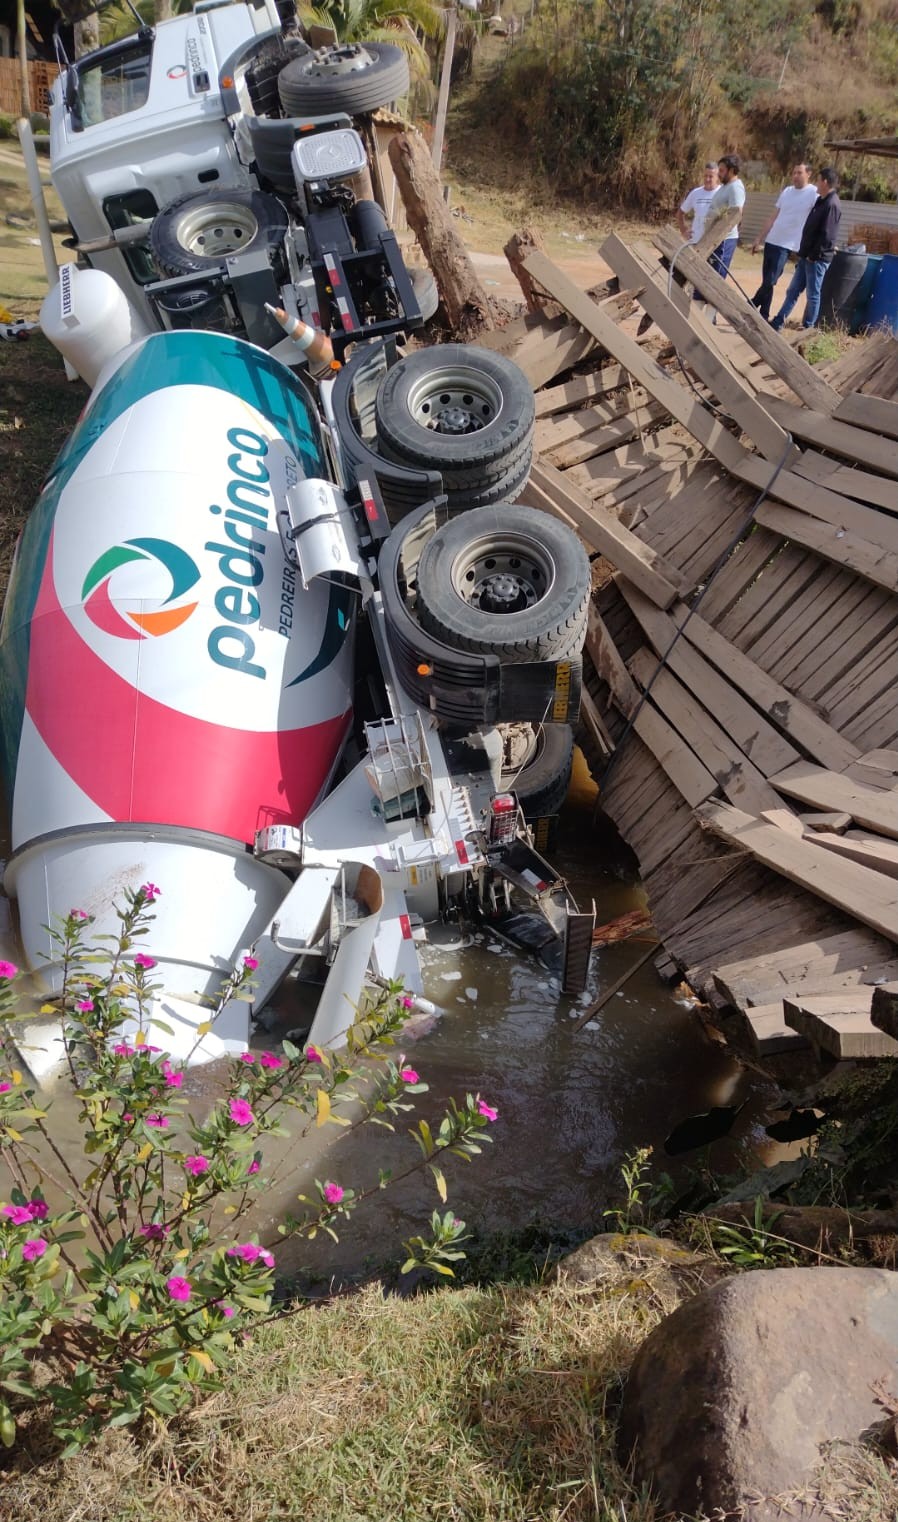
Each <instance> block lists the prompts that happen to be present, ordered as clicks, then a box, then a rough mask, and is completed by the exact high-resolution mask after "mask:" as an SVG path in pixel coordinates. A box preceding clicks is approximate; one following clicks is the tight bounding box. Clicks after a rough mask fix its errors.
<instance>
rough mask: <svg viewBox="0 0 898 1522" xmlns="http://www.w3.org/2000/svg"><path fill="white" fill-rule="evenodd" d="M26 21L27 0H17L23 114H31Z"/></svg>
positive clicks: (17, 34) (17, 30)
mask: <svg viewBox="0 0 898 1522" xmlns="http://www.w3.org/2000/svg"><path fill="white" fill-rule="evenodd" d="M25 27H26V23H25V0H16V43H17V46H18V53H19V85H20V98H21V102H22V115H23V116H28V117H30V116H31V88H30V85H29V80H28V42H27V34H26V30H25Z"/></svg>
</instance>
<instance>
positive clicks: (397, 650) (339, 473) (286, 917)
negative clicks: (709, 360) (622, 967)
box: [0, 6, 594, 1061]
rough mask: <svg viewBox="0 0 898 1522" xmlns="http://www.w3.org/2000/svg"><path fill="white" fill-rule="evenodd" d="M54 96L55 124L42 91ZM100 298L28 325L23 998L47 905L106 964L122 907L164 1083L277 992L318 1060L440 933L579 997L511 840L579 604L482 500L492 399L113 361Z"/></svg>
mask: <svg viewBox="0 0 898 1522" xmlns="http://www.w3.org/2000/svg"><path fill="white" fill-rule="evenodd" d="M198 9H200V8H198ZM229 9H233V10H238V9H240V10H247V9H251V8H249V7H240V6H234V7H231V8H229ZM194 14H196V13H194ZM215 14H216V15H217V14H219V12H218V11H216V13H215ZM221 14H225V12H224V11H222V12H221ZM165 25H167V23H166V24H163V26H160V27H159V28H158V32H159V35H160V36H161V35H162V34H163V33H164V29H165ZM166 56H168V55H166ZM187 56H190V55H187ZM205 57H206V64H207V65H208V63H209V61H210V60H209V58H208V55H205ZM87 63H88V66H89V65H90V60H89V59H88V61H87ZM171 67H172V66H171V65H169V69H170V68H171ZM78 68H79V70H83V68H84V65H83V64H81V63H79V65H78ZM57 95H58V98H57V100H56V103H55V106H54V109H61V110H64V111H68V110H70V109H71V108H70V106H69V105H67V104H66V102H67V101H68V100H69V99H70V98H71V97H72V95H73V87H72V86H71V83H70V82H69V83H67V81H66V76H65V75H63V76H62V80H61V82H60V84H59V86H58V87H57ZM83 130H84V133H85V136H86V135H87V132H88V130H89V129H88V127H87V126H86V125H85V127H84V128H83ZM336 130H337V131H338V132H340V133H342V134H345V133H347V132H349V133H350V134H352V133H354V131H355V129H354V128H351V127H350V128H346V127H343V126H341V127H339V128H338V129H336ZM328 131H329V129H328V128H327V127H326V125H325V128H324V129H323V131H322V132H321V134H320V137H321V139H322V140H326V138H327V136H328ZM337 147H338V149H339V153H342V152H343V150H344V148H345V143H344V144H342V146H341V145H337ZM336 151H337V150H335V152H336ZM339 153H338V155H337V156H338V157H339ZM87 161H88V162H89V159H88V160H87ZM228 260H229V256H225V255H222V256H221V260H220V263H219V265H218V266H217V274H216V277H215V278H216V279H217V278H218V276H220V278H221V289H224V287H225V285H226V284H227V282H228V280H229V274H228V267H227V266H228ZM314 262H315V261H313V263H314ZM206 278H208V272H207V277H206ZM360 278H361V277H360ZM365 278H367V279H369V280H370V281H371V282H372V283H376V282H378V281H380V280H382V279H383V278H384V274H383V266H382V264H380V263H374V264H371V265H369V267H368V271H367V276H366V277H365ZM294 294H295V293H294ZM132 296H133V292H129V291H128V289H127V288H123V286H122V285H119V284H118V283H117V282H116V280H115V273H114V271H112V270H106V271H101V270H99V269H91V268H75V267H74V266H69V267H67V268H66V269H64V270H63V272H62V275H61V278H60V281H59V283H58V285H57V286H56V288H55V290H54V291H52V292H51V293H50V296H48V298H47V302H46V303H45V312H44V319H43V320H44V326H45V330H46V331H47V332H48V333H49V334H50V336H51V337H53V338H54V341H57V342H58V343H59V346H60V348H61V349H62V350H63V352H68V354H69V357H70V359H71V360H72V361H73V362H74V363H77V364H79V368H81V367H83V370H82V373H85V374H86V376H87V378H88V379H89V380H90V381H91V382H92V386H93V389H92V391H91V395H90V399H89V401H88V404H87V406H86V408H85V411H84V413H83V414H82V417H81V419H80V420H79V422H78V425H77V427H76V428H75V431H74V432H73V434H72V435H71V437H70V438H69V440H68V442H67V443H66V445H65V446H64V448H63V450H62V452H61V454H60V455H59V457H58V459H57V460H56V462H55V464H54V466H53V468H52V470H51V472H50V475H49V477H48V479H47V481H46V484H45V486H44V489H43V492H42V494H41V497H40V499H39V501H38V503H37V505H36V507H35V508H34V509H33V511H32V513H31V515H30V517H29V519H28V520H27V523H26V526H25V529H24V531H23V534H22V537H21V540H20V543H19V546H18V549H17V552H16V558H15V564H14V567H13V572H12V577H11V582H10V588H9V593H8V596H7V600H6V605H5V608H4V613H3V623H2V630H0V696H2V704H3V714H2V719H3V739H4V761H5V772H6V779H7V786H8V794H9V804H10V814H11V829H12V847H13V849H12V855H11V857H10V860H9V862H8V864H7V867H6V874H5V879H4V886H5V888H6V891H7V893H8V894H9V895H10V896H11V897H12V898H14V899H16V900H17V903H18V920H19V926H20V936H21V942H22V950H23V953H24V956H25V958H26V960H27V962H28V964H29V965H30V966H32V967H34V968H40V967H43V969H44V970H43V972H42V977H43V978H44V980H45V984H46V985H49V987H50V989H51V990H52V989H53V988H54V987H57V986H58V983H59V972H60V970H59V968H58V966H56V965H54V962H53V960H52V956H53V947H52V944H51V942H50V938H49V936H48V933H47V930H46V928H45V927H46V926H47V925H50V924H52V923H53V921H54V918H55V917H56V916H61V915H65V914H66V913H67V912H68V910H69V909H70V907H71V906H72V904H74V903H77V904H79V905H81V906H83V907H84V908H85V909H87V910H89V911H90V912H91V913H92V914H94V915H95V916H96V924H95V926H94V930H95V931H96V932H97V933H102V932H103V931H104V930H109V929H111V928H112V924H113V915H112V908H111V906H112V904H113V902H114V901H115V899H116V897H117V895H118V896H120V895H121V891H122V889H123V888H124V887H130V888H136V887H138V886H139V885H140V884H142V883H144V882H146V881H148V880H149V881H152V882H154V883H156V884H159V885H161V886H162V887H163V892H162V895H161V896H160V898H159V899H158V900H157V902H156V904H155V905H154V908H155V910H156V920H155V922H154V925H153V930H152V939H151V943H150V945H149V949H150V950H151V951H152V954H153V956H154V958H155V959H156V963H157V969H156V972H155V973H154V977H156V978H157V979H158V982H159V986H160V992H159V994H158V997H157V999H156V1012H157V1014H158V1016H159V1018H160V1019H162V1020H164V1021H165V1024H166V1026H167V1028H168V1030H169V1031H170V1032H171V1033H172V1034H171V1035H170V1036H167V1037H166V1041H167V1044H168V1045H169V1046H170V1047H171V1048H172V1049H173V1050H174V1051H176V1052H177V1053H179V1054H186V1053H191V1054H192V1058H191V1060H193V1061H203V1060H209V1059H210V1058H213V1057H215V1056H217V1055H219V1054H220V1053H222V1052H224V1051H229V1050H230V1051H233V1050H240V1049H242V1048H243V1047H245V1044H246V1042H247V1040H248V1038H249V1034H250V1020H251V1016H252V1015H255V1016H256V1017H260V1016H262V1015H264V1012H265V1010H266V1008H267V1007H269V1006H270V1003H271V1000H272V999H273V997H274V996H275V994H276V993H277V992H278V990H279V989H281V987H282V985H283V984H284V983H285V981H286V980H288V979H289V980H298V981H301V982H302V983H303V985H305V986H307V987H310V988H312V989H313V990H315V991H316V994H317V997H315V998H313V999H312V1001H311V1009H312V1013H311V1016H310V1019H311V1022H312V1023H311V1028H310V1032H309V1034H310V1039H312V1040H314V1041H316V1042H318V1043H321V1044H328V1043H329V1044H333V1045H337V1044H339V1043H340V1042H341V1041H342V1040H344V1039H345V1034H346V1031H347V1029H348V1027H349V1025H350V1024H351V1023H352V1020H353V1019H354V1017H355V1011H356V1010H357V1009H358V1008H359V1007H363V1005H364V997H365V988H366V986H367V985H368V984H369V983H370V982H371V981H374V982H375V983H376V982H378V981H382V980H384V979H401V980H402V981H403V983H404V985H405V987H406V989H407V990H408V991H409V992H410V993H411V994H412V996H414V997H419V998H421V999H423V993H424V990H423V982H422V974H421V968H420V965H419V961H418V956H417V949H416V948H417V943H418V942H419V941H420V940H421V939H422V938H423V937H425V936H426V933H427V926H428V925H430V924H433V923H435V922H438V921H440V920H445V919H447V918H459V917H461V918H464V919H468V920H478V921H480V922H481V923H484V924H486V925H487V926H490V927H492V928H493V929H494V930H495V931H496V932H497V933H498V934H500V935H503V936H505V937H506V938H507V939H509V940H511V941H512V942H514V943H516V944H519V945H522V946H526V947H527V948H528V949H529V950H532V951H535V952H536V954H537V955H539V956H540V958H541V959H542V960H543V961H544V963H545V964H546V965H547V966H549V967H550V968H552V969H553V970H554V971H556V973H557V975H558V976H559V978H560V980H561V982H562V986H563V987H564V988H565V990H566V991H568V992H570V993H579V992H580V991H581V990H582V989H583V987H584V984H585V981H586V977H587V972H588V966H589V957H590V949H591V935H592V928H593V918H594V916H593V914H592V913H581V912H579V911H578V910H577V907H576V905H575V904H574V902H573V900H572V898H571V895H570V893H569V891H568V889H567V887H566V885H565V883H564V881H563V879H561V878H560V877H559V876H558V874H557V873H556V872H555V871H554V870H553V869H552V868H551V867H550V866H549V865H548V863H547V862H546V860H545V858H544V857H543V855H542V854H541V852H540V850H539V849H538V848H537V844H538V842H537V839H536V838H535V835H534V830H535V829H538V828H539V822H540V821H545V819H546V818H547V817H549V816H551V815H553V814H554V813H556V812H557V809H558V807H559V806H560V803H561V801H562V800H563V798H564V794H565V791H566V788H567V783H568V779H569V775H570V766H571V752H572V729H571V725H572V723H573V722H574V721H575V719H576V715H577V709H578V703H579V693H580V674H581V665H580V659H581V649H582V645H583V640H584V635H585V627H586V616H587V606H588V597H589V586H590V571H589V564H588V561H587V558H586V555H585V552H584V551H583V549H582V546H581V545H580V543H579V541H578V539H577V538H576V536H575V535H574V534H573V533H572V532H571V531H570V530H569V529H568V528H567V527H566V526H564V525H563V524H561V523H558V522H556V521H555V520H553V519H551V518H549V517H548V516H547V515H545V514H543V513H541V512H538V511H536V510H534V509H532V508H528V507H527V506H526V505H521V504H520V503H515V505H513V506H512V505H511V504H510V502H509V500H508V499H509V498H510V497H515V496H518V495H519V494H520V491H521V489H522V486H523V483H524V481H525V480H526V476H527V473H528V469H529V459H530V449H531V439H532V431H533V420H534V404H533V397H532V393H531V391H530V389H529V387H528V386H527V384H526V382H525V380H524V377H523V376H522V375H521V373H520V372H519V371H518V370H516V368H515V367H514V366H513V365H512V364H510V362H509V361H507V360H505V359H503V358H502V357H501V356H498V355H495V354H493V353H491V352H489V351H487V350H480V349H477V348H475V347H473V346H458V345H451V344H449V345H441V346H436V347H433V348H430V349H425V348H421V349H417V350H415V351H414V352H412V353H409V354H407V355H405V356H404V357H400V356H399V354H398V350H397V339H398V338H401V337H402V335H403V334H404V332H405V330H406V328H407V327H409V326H411V325H412V322H413V320H412V319H409V318H408V317H406V318H405V319H404V326H400V325H399V323H398V321H396V322H394V326H393V328H392V330H391V333H390V334H389V335H388V336H387V337H386V338H385V337H384V336H383V335H382V334H378V333H375V334H365V333H363V332H358V333H355V334H354V337H353V342H352V347H351V352H350V348H349V345H348V344H342V345H341V352H342V354H343V359H344V363H343V364H342V366H341V367H340V368H338V369H336V370H334V369H328V370H327V371H326V373H325V374H324V376H323V378H322V377H321V376H319V377H318V378H317V379H316V378H315V377H313V376H312V375H311V374H310V373H309V372H308V370H307V368H306V366H305V363H304V352H303V350H301V349H297V348H296V347H295V346H294V347H293V351H292V353H290V352H287V354H286V357H287V358H289V359H290V360H291V361H292V365H291V366H288V365H287V364H285V363H284V362H283V361H282V360H281V359H280V358H279V357H277V355H276V354H274V353H269V352H266V349H265V347H264V346H262V345H259V344H253V343H251V342H249V341H247V338H246V336H238V335H237V334H235V333H234V332H233V331H209V330H204V329H201V328H198V327H196V326H195V325H193V324H192V323H191V324H189V325H182V326H176V327H171V326H168V325H165V324H163V326H162V330H157V331H155V332H144V333H143V334H142V335H141V333H140V331H139V327H140V325H139V323H137V322H136V321H135V322H131V319H130V311H131V300H132ZM278 296H279V298H280V299H281V300H283V292H282V291H279V292H278ZM123 303H124V305H123ZM287 304H288V309H290V310H294V311H295V304H294V306H293V307H290V304H289V302H288V303H287ZM363 305H364V298H363ZM99 313H102V314H103V316H102V320H99V318H98V314H99ZM319 317H320V312H319ZM334 320H335V321H336V320H338V319H334ZM147 326H149V325H148V324H147ZM348 331H349V330H348V328H347V327H346V326H345V325H343V324H342V322H340V332H341V333H342V334H343V335H345V334H346V333H347V332H348ZM73 333H74V334H75V335H76V341H75V344H74V347H73V346H72V345H71V344H70V343H69V342H68V340H69V339H70V338H71V335H72V334H73ZM363 340H364V341H363ZM278 347H279V352H281V353H283V352H285V351H284V350H283V345H282V344H281V343H279V346H278ZM250 952H251V953H252V955H253V957H255V959H256V960H257V962H258V969H257V973H256V986H255V990H254V1001H255V1002H254V1005H253V1007H252V1009H250V1008H249V1007H248V1006H247V1005H246V1004H245V1003H242V1002H237V1001H234V1002H232V1003H231V1004H230V1005H227V1006H226V1007H225V1008H224V1009H223V1010H222V1012H221V1013H220V1015H219V1016H218V1018H217V1019H216V1021H215V1023H214V1026H213V1029H212V1030H211V1031H209V1032H207V1033H206V1034H205V1035H203V1036H202V1037H201V1039H200V1040H197V1027H198V1026H199V1025H201V1024H204V1023H205V1021H206V1019H207V1016H206V1013H205V1009H204V1007H203V1005H202V1003H201V1002H200V998H201V996H208V995H210V994H214V992H215V990H216V988H217V987H218V985H219V984H220V981H221V978H222V975H223V973H224V972H225V971H226V970H227V969H228V968H229V967H230V966H231V965H232V964H233V962H234V961H235V959H236V958H237V957H238V956H239V955H240V954H241V953H243V954H248V953H250ZM48 959H49V960H48ZM281 1002H282V1004H284V1003H286V1005H287V1012H286V1015H285V1019H286V1020H287V1022H288V1024H289V1025H296V1023H297V1021H296V1016H295V1013H293V1012H291V1010H290V1000H289V997H287V998H286V999H282V1001H281ZM305 1002H306V1003H308V1001H305ZM307 1023H308V1021H307Z"/></svg>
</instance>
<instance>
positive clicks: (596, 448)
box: [543, 392, 667, 469]
mask: <svg viewBox="0 0 898 1522" xmlns="http://www.w3.org/2000/svg"><path fill="white" fill-rule="evenodd" d="M637 394H638V393H637ZM642 395H643V396H644V395H645V393H644V392H643V393H642ZM623 400H625V398H624V399H623ZM666 415H667V414H666V412H665V410H664V408H663V407H661V406H659V405H658V403H657V402H653V401H649V400H648V399H646V403H645V406H643V407H640V406H639V404H638V403H637V405H636V407H635V409H633V410H630V409H626V410H625V411H623V412H622V413H621V415H620V416H619V417H616V418H612V419H611V421H610V422H608V423H605V424H603V425H601V426H599V427H596V428H593V429H590V430H589V431H588V432H586V433H584V434H582V435H581V437H580V438H577V439H571V440H570V442H569V443H566V444H560V445H559V446H558V447H557V448H555V449H553V448H552V447H551V445H550V446H548V447H547V448H546V449H544V450H543V453H545V454H546V455H548V456H550V457H551V459H550V463H551V464H553V465H557V466H558V468H559V469H565V468H566V467H568V466H571V465H582V464H583V463H584V461H586V460H593V459H595V457H596V455H600V454H607V453H608V452H609V451H610V450H612V449H619V448H620V446H621V445H622V444H627V443H629V441H630V440H631V439H639V438H642V436H643V434H644V433H645V430H646V429H647V428H651V427H652V426H653V424H655V423H660V422H661V421H662V419H663V418H664V417H666Z"/></svg>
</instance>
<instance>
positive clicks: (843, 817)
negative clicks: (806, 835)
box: [798, 813, 851, 835]
mask: <svg viewBox="0 0 898 1522" xmlns="http://www.w3.org/2000/svg"><path fill="white" fill-rule="evenodd" d="M798 817H799V819H800V820H801V823H802V824H803V825H804V827H805V829H806V830H826V831H828V833H829V834H831V835H841V834H842V832H843V831H844V830H847V829H848V826H849V825H850V824H851V815H850V814H834V813H829V814H799V816H798Z"/></svg>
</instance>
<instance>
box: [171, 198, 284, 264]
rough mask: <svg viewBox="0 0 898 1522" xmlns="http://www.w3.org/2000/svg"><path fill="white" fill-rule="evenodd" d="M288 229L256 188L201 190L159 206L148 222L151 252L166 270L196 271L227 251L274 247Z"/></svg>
mask: <svg viewBox="0 0 898 1522" xmlns="http://www.w3.org/2000/svg"><path fill="white" fill-rule="evenodd" d="M286 231H287V212H286V210H285V208H284V207H283V206H282V205H281V203H280V201H279V200H278V199H277V197H276V196H269V195H265V193H264V192H263V191H261V190H242V189H236V188H234V189H227V188H225V187H222V188H221V189H217V190H206V191H203V192H202V194H200V195H189V196H180V197H179V199H178V200H177V201H172V202H171V204H170V205H169V206H165V207H163V209H162V211H160V212H159V214H158V216H156V217H155V218H154V220H153V225H152V227H151V228H150V248H151V250H152V254H153V258H154V259H155V261H156V263H157V264H158V266H159V268H160V269H161V270H162V271H163V273H164V274H166V275H198V274H203V273H204V272H205V271H206V270H209V269H215V268H216V267H217V266H218V265H220V264H221V263H222V261H223V260H224V259H225V258H227V256H228V255H229V254H238V253H241V254H242V253H245V252H246V250H247V249H250V248H255V249H259V248H262V247H266V248H275V247H277V245H278V244H279V243H281V242H283V238H284V234H285V233H286Z"/></svg>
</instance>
